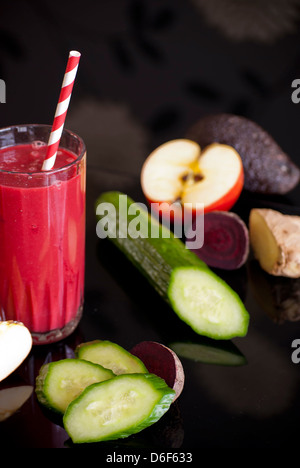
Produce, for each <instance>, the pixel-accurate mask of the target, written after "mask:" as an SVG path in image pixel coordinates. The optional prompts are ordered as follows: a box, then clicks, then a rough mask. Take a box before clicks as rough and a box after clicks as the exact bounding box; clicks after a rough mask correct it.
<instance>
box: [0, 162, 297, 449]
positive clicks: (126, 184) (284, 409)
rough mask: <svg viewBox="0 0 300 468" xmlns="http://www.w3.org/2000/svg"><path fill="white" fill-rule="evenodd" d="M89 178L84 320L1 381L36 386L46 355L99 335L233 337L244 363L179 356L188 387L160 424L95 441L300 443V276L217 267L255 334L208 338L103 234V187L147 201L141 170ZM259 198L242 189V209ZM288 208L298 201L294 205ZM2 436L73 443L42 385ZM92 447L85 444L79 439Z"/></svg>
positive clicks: (129, 444) (95, 173)
mask: <svg viewBox="0 0 300 468" xmlns="http://www.w3.org/2000/svg"><path fill="white" fill-rule="evenodd" d="M87 179H88V184H87V186H88V194H87V246H86V256H87V258H86V292H85V307H84V314H83V318H82V321H81V322H80V325H79V327H78V329H77V330H76V332H74V333H73V335H71V336H70V337H69V338H67V339H66V340H64V341H62V342H59V343H56V344H53V345H51V346H39V347H34V348H33V349H32V352H31V354H30V355H29V356H28V358H27V359H26V361H25V362H24V363H23V364H22V365H21V367H20V368H19V369H18V370H17V371H16V372H15V373H14V374H12V375H11V376H10V377H8V378H7V379H6V380H4V381H3V382H2V383H1V384H0V390H2V389H3V388H7V387H14V386H16V385H32V386H34V383H35V377H36V375H37V372H38V371H39V368H40V366H41V365H42V364H43V363H44V362H46V361H49V360H56V359H61V358H64V357H71V356H72V353H73V350H74V348H75V346H76V345H77V344H78V343H80V342H83V341H87V340H91V339H96V338H100V339H109V340H112V341H115V342H117V343H119V344H120V345H122V346H124V347H126V348H127V349H130V348H131V347H133V346H134V345H135V344H137V343H138V342H140V341H143V340H155V341H159V342H161V343H163V344H165V345H167V346H168V345H171V344H172V343H174V342H186V341H189V342H192V343H194V344H199V345H202V346H201V347H199V349H200V350H201V349H202V350H203V349H206V348H205V346H206V347H207V346H212V347H215V346H217V347H218V349H221V350H222V348H224V350H225V349H226V348H228V347H230V345H232V347H233V348H235V349H236V351H237V352H239V353H240V354H241V355H243V357H244V360H242V365H239V366H229V365H228V366H225V365H219V364H209V363H205V362H202V359H203V356H202V355H201V352H202V351H200V352H199V354H197V356H195V358H196V359H195V360H193V359H191V358H188V357H183V358H181V360H182V364H183V366H184V371H185V387H184V390H183V393H182V394H181V396H180V397H179V399H178V400H177V402H176V403H175V404H174V405H173V406H172V409H171V410H170V411H169V412H168V413H167V414H166V415H165V416H164V417H163V418H162V419H161V420H160V421H159V423H157V424H155V425H153V426H152V427H151V428H148V429H146V430H144V431H143V432H141V433H139V434H137V435H134V436H131V437H129V438H128V439H124V440H119V441H114V442H113V441H111V442H106V443H100V444H93V447H97V449H98V450H99V453H101V454H102V455H103V457H106V456H107V454H110V453H112V452H113V451H115V450H116V451H117V452H118V453H123V451H124V453H125V452H126V453H138V451H139V450H141V449H148V450H152V451H155V450H156V451H161V450H167V449H168V450H173V451H174V450H175V451H183V452H186V451H191V452H193V451H195V453H198V451H199V449H201V448H207V447H216V448H223V447H224V448H235V447H236V448H239V447H245V448H246V447H248V448H250V447H265V448H279V447H288V446H291V444H293V443H296V442H297V439H298V434H297V427H298V420H299V415H300V404H299V398H298V394H299V385H300V382H299V365H300V364H299V365H297V364H296V363H294V362H293V361H292V352H293V348H292V341H293V340H294V339H297V338H300V323H299V322H298V319H299V317H298V315H299V292H298V290H299V288H300V284H299V281H298V280H288V279H284V278H283V279H280V278H272V277H270V276H269V275H265V274H264V273H263V272H262V271H261V270H260V269H259V268H258V266H257V264H256V262H255V261H254V260H253V259H252V256H251V255H250V257H249V260H248V262H247V264H246V265H245V266H244V267H242V268H241V269H240V270H238V271H233V272H223V271H220V270H219V274H220V276H222V277H223V278H224V279H225V280H226V281H228V283H229V284H230V285H231V286H232V287H233V288H234V289H235V290H236V291H237V292H238V293H239V295H240V296H241V298H242V299H243V301H244V302H245V304H246V307H247V309H248V311H249V313H250V317H251V318H250V326H249V331H248V335H247V336H246V337H244V338H236V339H233V340H231V342H226V343H225V342H224V343H222V342H214V340H209V339H207V338H203V337H200V336H198V335H196V334H195V333H194V332H193V331H191V330H190V329H189V327H187V326H186V325H185V324H184V323H183V322H181V321H180V320H179V319H178V318H177V316H176V315H175V314H174V313H173V312H172V311H171V310H170V309H169V308H168V306H166V305H165V304H164V303H163V302H162V300H161V299H160V298H159V297H158V296H157V295H156V293H155V292H154V291H153V290H152V289H151V287H150V286H149V285H148V283H146V282H145V280H144V278H143V277H141V276H140V274H139V273H138V272H137V271H136V270H135V269H134V268H133V267H132V265H130V264H129V262H128V261H127V259H126V258H125V257H124V256H123V254H121V253H120V252H119V251H118V250H117V249H116V248H115V247H114V246H113V245H112V244H111V243H110V242H109V241H108V240H106V239H105V240H100V239H98V238H97V235H96V218H95V209H94V206H95V201H96V199H97V197H98V195H99V194H100V193H101V191H105V190H110V189H113V190H121V191H124V192H125V193H128V194H129V195H130V196H132V197H133V198H135V199H136V200H137V201H143V198H142V195H141V193H140V188H139V181H138V179H136V178H134V177H128V176H123V175H121V174H118V175H111V174H109V173H107V172H105V171H100V170H91V169H90V170H88V176H87ZM252 198H253V196H251V195H249V194H247V193H243V194H242V196H241V199H240V201H239V202H238V204H237V205H236V207H235V211H236V212H239V213H240V214H241V215H242V216H244V217H245V218H247V216H248V210H249V209H250V206H251V203H252V202H251V200H252ZM264 203H266V202H265V201H264ZM255 204H256V205H257V201H256V202H255ZM289 209H290V210H293V207H292V205H291V206H290V208H289ZM294 209H295V208H294ZM204 357H205V356H204ZM229 363H230V361H229ZM0 437H1V443H2V444H4V445H5V446H14V447H26V448H73V444H72V443H71V442H70V440H69V438H68V436H67V434H66V432H65V431H64V429H63V427H62V425H61V421H60V420H58V419H55V418H54V417H53V415H51V414H47V412H45V411H44V410H43V409H42V408H40V406H39V405H38V403H37V400H36V397H35V394H34V392H33V393H32V395H31V397H30V398H29V399H28V400H27V401H26V402H25V403H24V405H23V406H22V407H21V408H20V409H19V410H18V411H17V412H16V413H14V414H12V415H11V416H10V417H9V418H7V419H6V420H4V421H2V422H0ZM88 447H90V445H89V444H88V445H85V444H83V445H81V446H77V447H76V448H88Z"/></svg>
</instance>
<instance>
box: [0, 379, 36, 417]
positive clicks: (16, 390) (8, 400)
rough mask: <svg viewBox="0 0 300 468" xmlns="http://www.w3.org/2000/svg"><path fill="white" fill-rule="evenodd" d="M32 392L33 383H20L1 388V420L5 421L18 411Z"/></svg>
mask: <svg viewBox="0 0 300 468" xmlns="http://www.w3.org/2000/svg"><path fill="white" fill-rule="evenodd" d="M32 392H33V387H32V386H31V385H20V386H17V387H10V388H4V389H2V390H0V422H1V421H5V419H8V418H9V417H10V416H12V415H13V414H14V413H15V412H16V411H18V409H20V408H21V406H23V405H24V403H25V402H26V401H27V400H28V398H29V397H30V396H31V394H32Z"/></svg>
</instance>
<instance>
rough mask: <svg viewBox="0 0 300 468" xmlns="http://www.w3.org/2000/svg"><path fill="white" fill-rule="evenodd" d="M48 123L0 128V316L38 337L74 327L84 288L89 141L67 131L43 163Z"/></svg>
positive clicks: (57, 335) (46, 338) (44, 339)
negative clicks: (51, 159)
mask: <svg viewBox="0 0 300 468" xmlns="http://www.w3.org/2000/svg"><path fill="white" fill-rule="evenodd" d="M50 130H51V129H50V128H48V126H38V125H32V126H28V125H27V126H18V127H11V128H9V129H8V128H7V129H2V130H0V307H1V308H0V319H1V320H17V321H21V322H23V324H24V325H26V326H27V327H28V328H29V330H30V331H31V333H32V337H33V342H34V343H35V344H42V343H50V342H54V341H58V340H60V339H62V338H64V337H66V336H67V335H69V334H70V333H71V332H72V331H73V330H74V329H75V327H76V326H77V324H78V322H79V320H80V318H81V314H82V307H83V295H84V262H85V146H84V143H83V142H82V140H81V139H80V138H79V137H77V136H76V135H75V134H73V133H71V132H68V131H64V132H63V135H62V138H61V147H60V148H59V151H58V153H57V157H56V162H55V166H54V167H53V169H52V170H51V171H41V167H42V164H43V160H44V158H45V155H46V149H47V144H46V142H47V138H48V135H49V132H50Z"/></svg>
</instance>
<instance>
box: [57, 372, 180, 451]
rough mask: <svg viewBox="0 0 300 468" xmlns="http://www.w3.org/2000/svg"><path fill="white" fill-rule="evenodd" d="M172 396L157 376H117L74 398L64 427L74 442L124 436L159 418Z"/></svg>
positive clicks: (173, 393)
mask: <svg viewBox="0 0 300 468" xmlns="http://www.w3.org/2000/svg"><path fill="white" fill-rule="evenodd" d="M174 395H175V391H174V390H172V389H171V388H169V387H168V386H167V385H166V383H165V381H164V380H163V379H161V378H160V377H157V376H156V375H153V374H122V375H118V376H116V377H114V378H113V379H111V380H107V381H105V382H101V383H96V384H93V385H90V386H89V387H87V388H86V389H85V390H84V391H83V392H82V393H81V394H80V395H79V396H78V397H77V398H76V399H75V400H73V401H72V402H71V403H70V405H69V406H68V408H67V410H66V412H65V414H64V417H63V423H64V427H65V429H66V431H67V433H68V434H69V436H70V438H71V440H72V441H73V442H74V443H87V442H100V441H103V440H113V439H119V438H125V437H128V436H130V435H131V434H135V433H137V432H140V431H141V430H143V429H145V428H146V427H148V426H150V425H152V424H153V423H155V422H156V421H158V420H159V419H160V418H161V417H162V415H163V414H164V413H165V412H166V411H167V410H168V409H169V407H170V405H171V403H172V402H173V399H174Z"/></svg>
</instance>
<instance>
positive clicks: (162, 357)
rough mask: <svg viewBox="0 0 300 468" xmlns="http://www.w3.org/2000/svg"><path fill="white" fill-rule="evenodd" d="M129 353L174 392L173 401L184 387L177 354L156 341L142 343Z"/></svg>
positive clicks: (182, 373)
mask: <svg viewBox="0 0 300 468" xmlns="http://www.w3.org/2000/svg"><path fill="white" fill-rule="evenodd" d="M130 352H131V354H133V355H134V356H136V357H138V358H139V359H141V361H143V363H144V364H145V366H146V368H147V370H148V372H150V373H152V374H155V375H157V376H158V377H161V378H162V379H164V381H165V382H166V384H167V385H168V386H169V387H170V388H173V390H175V399H174V401H175V400H176V399H177V398H178V397H179V395H180V394H181V392H182V390H183V386H184V370H183V366H182V364H181V361H180V359H179V357H178V356H177V354H176V353H175V352H174V351H172V350H171V349H169V348H167V346H164V345H162V344H160V343H157V342H156V341H142V342H141V343H138V344H137V345H136V346H134V347H133V348H132V349H131V350H130Z"/></svg>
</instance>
